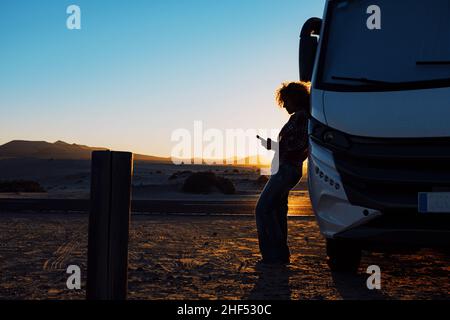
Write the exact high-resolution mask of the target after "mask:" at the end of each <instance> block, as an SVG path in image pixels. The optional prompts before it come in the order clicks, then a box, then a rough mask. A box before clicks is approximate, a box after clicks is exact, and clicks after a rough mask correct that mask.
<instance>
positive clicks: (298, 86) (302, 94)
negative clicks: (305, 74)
mask: <svg viewBox="0 0 450 320" xmlns="http://www.w3.org/2000/svg"><path fill="white" fill-rule="evenodd" d="M310 88H311V83H309V82H301V81H292V82H283V83H282V84H281V86H280V87H279V88H278V89H277V91H276V92H275V100H276V102H277V104H278V106H280V108H284V103H285V101H286V99H287V98H288V97H291V98H292V99H294V100H295V101H296V103H297V104H298V106H299V109H305V110H309V107H310Z"/></svg>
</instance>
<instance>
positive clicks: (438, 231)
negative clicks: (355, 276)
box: [300, 0, 450, 271]
mask: <svg viewBox="0 0 450 320" xmlns="http://www.w3.org/2000/svg"><path fill="white" fill-rule="evenodd" d="M300 77H301V79H302V80H303V81H312V87H311V99H312V100H311V104H312V107H311V115H312V119H311V121H310V127H309V133H310V144H311V148H310V157H309V172H308V173H309V191H310V197H311V202H312V205H313V209H314V212H315V215H316V217H317V221H318V223H319V225H320V228H321V232H322V233H323V235H324V236H325V237H326V239H327V253H328V257H329V265H330V267H331V268H332V269H334V270H350V271H351V270H356V268H357V267H358V265H359V261H360V256H361V249H365V248H375V247H380V246H381V247H382V248H386V247H387V248H389V247H396V246H405V245H406V246H408V247H416V246H417V247H422V246H447V248H448V245H449V243H450V1H448V0H427V1H424V0H395V1H392V0H370V1H369V0H329V1H327V2H326V6H325V13H324V17H323V19H319V18H311V19H310V20H308V21H307V22H306V23H305V25H304V26H303V29H302V34H301V43H300Z"/></svg>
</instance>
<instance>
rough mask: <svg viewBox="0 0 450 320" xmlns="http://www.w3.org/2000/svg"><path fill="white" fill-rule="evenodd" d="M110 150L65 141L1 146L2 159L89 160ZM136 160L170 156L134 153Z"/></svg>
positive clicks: (0, 157)
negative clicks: (92, 154)
mask: <svg viewBox="0 0 450 320" xmlns="http://www.w3.org/2000/svg"><path fill="white" fill-rule="evenodd" d="M96 150H108V149H107V148H101V147H88V146H84V145H79V144H75V143H74V144H69V143H66V142H64V141H56V142H55V143H50V142H46V141H23V140H14V141H11V142H8V143H6V144H4V145H1V146H0V159H11V158H35V159H55V160H56V159H57V160H62V159H64V160H89V159H91V153H92V151H96ZM134 159H135V160H139V161H151V162H160V163H166V162H169V161H170V158H161V157H154V156H146V155H141V154H135V155H134Z"/></svg>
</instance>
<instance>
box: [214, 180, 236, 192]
mask: <svg viewBox="0 0 450 320" xmlns="http://www.w3.org/2000/svg"><path fill="white" fill-rule="evenodd" d="M216 186H217V188H218V189H219V190H220V191H221V192H222V193H223V194H235V193H236V187H235V186H234V183H233V181H231V180H230V179H227V178H223V177H217V184H216Z"/></svg>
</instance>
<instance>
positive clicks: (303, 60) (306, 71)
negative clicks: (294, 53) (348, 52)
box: [299, 18, 322, 82]
mask: <svg viewBox="0 0 450 320" xmlns="http://www.w3.org/2000/svg"><path fill="white" fill-rule="evenodd" d="M321 28H322V19H320V18H310V19H308V20H307V21H306V22H305V24H304V25H303V28H302V31H301V33H300V49H299V67H300V80H301V81H305V82H310V81H311V79H312V74H313V69H314V64H315V59H316V53H317V47H318V44H319V39H318V38H319V36H320V30H321Z"/></svg>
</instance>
